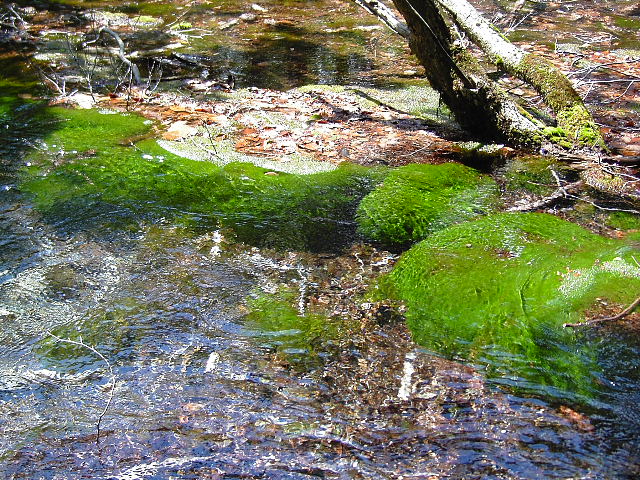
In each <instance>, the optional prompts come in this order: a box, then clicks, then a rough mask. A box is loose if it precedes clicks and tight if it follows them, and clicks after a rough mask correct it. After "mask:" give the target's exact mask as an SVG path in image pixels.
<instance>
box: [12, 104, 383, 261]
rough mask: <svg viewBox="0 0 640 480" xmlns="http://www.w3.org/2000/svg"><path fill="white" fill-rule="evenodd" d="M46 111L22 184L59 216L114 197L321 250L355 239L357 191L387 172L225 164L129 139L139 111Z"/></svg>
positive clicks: (267, 242) (257, 240)
mask: <svg viewBox="0 0 640 480" xmlns="http://www.w3.org/2000/svg"><path fill="white" fill-rule="evenodd" d="M49 113H50V114H53V115H54V117H55V122H54V123H55V128H56V129H55V131H53V132H52V133H49V134H47V135H46V136H45V137H44V139H43V142H42V148H41V149H40V150H39V151H35V152H33V153H32V155H31V156H30V158H29V160H30V163H31V164H32V165H31V166H30V167H28V168H27V170H26V172H25V176H24V178H23V182H22V185H21V188H22V189H23V190H26V191H29V192H31V193H32V194H33V195H34V197H35V202H36V204H37V205H38V207H39V208H40V210H41V211H43V212H44V213H45V214H47V215H49V216H54V217H55V215H56V214H57V213H60V212H63V214H65V215H66V212H68V211H69V210H70V209H71V210H73V211H76V212H77V213H78V215H77V217H78V218H80V217H84V218H90V217H91V216H92V215H95V214H96V213H95V212H97V211H99V209H100V208H101V207H100V206H101V205H102V207H105V206H106V207H105V208H110V210H113V209H114V207H113V206H114V205H115V206H118V207H125V209H127V210H128V211H130V212H132V213H133V214H134V215H133V216H134V217H135V216H140V215H144V214H146V213H148V212H159V214H160V215H162V216H165V217H167V216H169V217H174V218H175V217H182V218H185V219H186V220H185V221H187V222H189V221H191V220H189V219H194V220H195V221H197V222H198V224H207V223H209V224H213V225H214V226H216V227H218V226H221V227H226V228H229V229H231V230H232V231H234V232H235V233H236V234H237V236H238V239H239V240H240V241H245V242H247V243H250V244H253V245H258V246H266V247H274V248H292V249H310V250H321V251H325V250H328V249H332V248H335V247H338V246H340V243H341V242H343V243H344V242H346V241H350V239H351V238H352V236H353V234H354V232H355V222H354V220H353V219H354V216H355V210H356V207H357V205H358V203H359V201H360V199H361V198H362V197H363V196H365V195H366V194H367V193H368V192H369V191H371V190H372V189H373V187H374V185H375V184H376V183H378V182H379V181H380V180H381V178H382V177H383V176H384V174H385V172H384V171H382V170H375V169H367V168H365V167H359V166H354V165H343V166H341V167H339V168H337V169H335V170H333V171H329V172H321V173H317V174H311V175H293V174H286V173H277V172H273V171H270V170H268V169H265V168H260V167H257V166H255V165H252V164H246V163H230V164H227V165H224V166H222V167H221V166H217V165H214V164H212V163H210V162H204V161H194V160H189V159H185V158H181V157H178V156H176V155H172V154H170V153H168V152H167V151H166V150H163V149H161V148H160V147H159V146H158V145H157V144H156V142H155V141H154V140H153V139H147V140H143V141H140V142H138V143H136V144H135V146H134V145H132V141H135V139H137V138H140V137H144V136H145V135H146V134H147V133H148V130H149V126H148V125H146V124H145V121H144V120H143V119H142V118H140V117H137V116H134V115H119V114H107V113H100V112H98V111H95V110H66V109H62V108H57V109H52V110H50V111H49ZM92 212H93V213H92ZM52 220H53V221H54V222H55V218H53V219H52Z"/></svg>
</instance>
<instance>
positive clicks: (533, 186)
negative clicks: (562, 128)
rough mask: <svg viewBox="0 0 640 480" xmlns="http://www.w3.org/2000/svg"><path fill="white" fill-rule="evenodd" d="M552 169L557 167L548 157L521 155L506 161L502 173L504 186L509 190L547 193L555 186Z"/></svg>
mask: <svg viewBox="0 0 640 480" xmlns="http://www.w3.org/2000/svg"><path fill="white" fill-rule="evenodd" d="M552 169H556V170H557V169H559V166H558V165H556V162H555V161H554V160H552V159H550V158H548V157H541V156H523V157H516V158H513V159H511V160H509V161H508V162H507V164H506V165H505V167H504V170H503V175H504V180H505V188H506V189H507V190H510V191H526V192H531V193H535V194H538V195H548V194H550V193H551V192H552V191H554V190H555V189H556V188H557V185H556V181H555V178H553V175H552V173H551V170H552Z"/></svg>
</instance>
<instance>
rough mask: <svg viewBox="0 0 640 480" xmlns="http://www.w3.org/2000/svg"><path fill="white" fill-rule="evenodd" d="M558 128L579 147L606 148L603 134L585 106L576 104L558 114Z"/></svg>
mask: <svg viewBox="0 0 640 480" xmlns="http://www.w3.org/2000/svg"><path fill="white" fill-rule="evenodd" d="M557 121H558V126H559V127H561V128H562V129H563V130H565V132H566V136H567V138H568V139H569V140H571V141H573V142H575V143H576V144H578V145H586V146H590V147H592V146H601V147H604V140H603V138H602V134H601V133H600V130H599V129H598V127H597V125H596V124H595V123H594V121H593V119H592V117H591V114H590V113H589V111H588V110H587V109H586V107H585V106H584V105H582V104H581V103H580V104H576V105H573V106H572V107H571V108H567V109H564V110H562V111H561V112H559V113H558V114H557Z"/></svg>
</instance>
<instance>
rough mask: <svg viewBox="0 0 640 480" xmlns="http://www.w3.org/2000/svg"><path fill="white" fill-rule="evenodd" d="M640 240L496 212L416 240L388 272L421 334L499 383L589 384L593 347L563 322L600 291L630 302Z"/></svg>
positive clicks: (546, 387) (583, 390)
mask: <svg viewBox="0 0 640 480" xmlns="http://www.w3.org/2000/svg"><path fill="white" fill-rule="evenodd" d="M636 253H637V248H634V247H633V246H631V245H629V244H627V243H625V242H623V241H619V240H613V239H608V238H604V237H600V236H598V235H595V234H593V233H591V232H589V231H587V230H585V229H583V228H582V227H579V226H577V225H575V224H572V223H569V222H566V221H564V220H561V219H559V218H557V217H553V216H550V215H545V214H495V215H490V216H487V217H484V218H481V219H479V220H477V221H474V222H467V223H463V224H460V225H455V226H452V227H450V228H447V229H445V230H442V231H440V232H437V233H435V234H433V235H432V236H430V237H429V238H428V239H427V240H424V241H423V242H421V243H419V244H417V245H415V246H414V247H413V248H411V249H410V250H409V251H408V252H406V253H405V254H404V255H403V256H402V258H401V259H400V260H399V262H398V264H397V265H396V267H395V269H394V270H393V271H392V272H391V273H390V274H389V275H388V276H387V277H385V278H384V279H383V280H382V282H381V290H382V291H383V292H384V294H385V295H388V296H391V297H394V298H397V299H401V300H403V301H404V302H406V305H407V307H408V312H407V319H408V323H409V326H410V328H411V330H412V331H413V335H414V338H415V340H416V341H417V342H418V343H419V344H421V345H423V346H425V347H427V348H429V349H431V350H433V351H436V352H438V353H440V354H445V355H447V356H449V357H452V358H466V359H468V360H469V361H471V362H474V363H476V362H477V363H478V364H483V365H487V370H488V373H489V375H490V376H493V377H494V378H496V379H499V380H496V381H498V382H499V383H506V384H509V385H512V386H515V387H517V388H523V389H526V390H533V391H536V392H545V393H555V394H561V395H564V394H566V393H567V392H575V393H577V394H587V395H588V394H590V393H592V392H593V390H594V389H595V388H597V378H596V375H597V373H595V372H597V370H598V368H597V366H596V363H595V361H594V350H593V349H592V348H591V347H590V346H587V345H584V344H581V343H580V339H579V338H577V337H576V334H575V332H572V331H567V330H565V329H563V327H562V325H563V323H565V322H570V321H576V320H580V319H581V318H583V317H584V315H585V312H587V311H589V310H590V309H594V307H595V306H596V305H597V303H598V301H604V300H607V301H609V302H619V303H621V304H626V303H629V302H631V301H632V300H633V298H635V297H636V296H637V294H638V291H639V290H640V267H638V265H637V264H636V263H635V262H634V260H633V256H634V254H636Z"/></svg>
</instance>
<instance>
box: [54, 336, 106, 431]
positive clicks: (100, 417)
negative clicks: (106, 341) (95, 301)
mask: <svg viewBox="0 0 640 480" xmlns="http://www.w3.org/2000/svg"><path fill="white" fill-rule="evenodd" d="M47 335H49V336H51V337H53V338H55V339H56V340H57V341H58V342H63V343H69V344H71V345H77V346H79V347H83V348H86V349H87V350H89V351H91V352H93V353H94V354H95V355H97V356H98V357H100V360H102V361H103V362H104V363H106V364H107V368H108V369H109V374H110V375H111V389H110V391H109V399H108V400H107V403H106V405H105V406H104V409H103V410H102V412H101V413H100V416H99V417H98V422H97V424H96V443H100V423H101V422H102V418H103V417H104V416H105V414H106V413H107V410H109V407H110V406H111V402H112V401H113V395H114V391H115V389H116V377H115V375H114V373H113V368H111V363H109V360H107V358H106V357H105V356H104V355H102V354H101V353H100V352H99V351H98V350H96V349H95V348H93V347H92V346H91V345H87V344H86V343H83V342H82V339H81V341H79V342H77V341H75V340H71V339H69V338H60V337H58V336H57V335H54V334H53V333H51V332H47Z"/></svg>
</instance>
